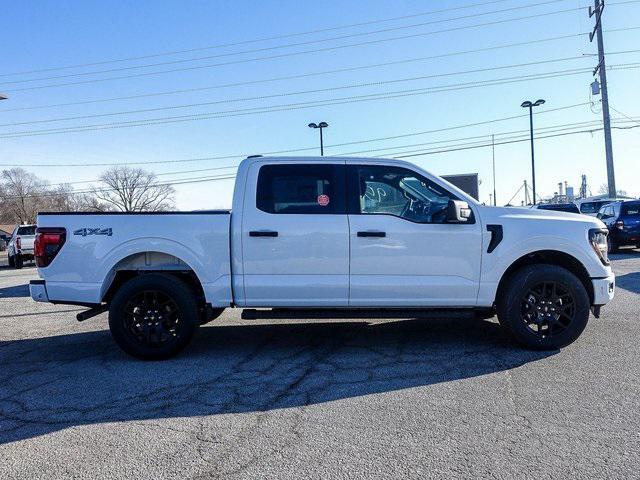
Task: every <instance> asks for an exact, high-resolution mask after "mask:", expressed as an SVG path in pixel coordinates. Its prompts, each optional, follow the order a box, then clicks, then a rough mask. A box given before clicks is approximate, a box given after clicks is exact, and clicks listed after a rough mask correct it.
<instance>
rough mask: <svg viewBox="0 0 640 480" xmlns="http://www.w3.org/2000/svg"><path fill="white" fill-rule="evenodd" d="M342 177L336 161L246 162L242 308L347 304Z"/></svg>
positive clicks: (341, 165) (342, 168)
mask: <svg viewBox="0 0 640 480" xmlns="http://www.w3.org/2000/svg"><path fill="white" fill-rule="evenodd" d="M345 177H346V173H345V165H344V161H340V160H329V161H328V162H322V163H321V162H317V163H315V162H297V163H296V162H295V161H292V162H283V163H273V162H265V163H262V162H256V163H255V164H253V165H252V166H251V168H250V169H249V171H248V177H247V187H246V189H245V197H244V210H243V219H242V266H243V272H242V274H243V285H244V296H245V302H244V303H245V305H244V306H248V307H278V306H281V307H299V306H305V307H316V306H317V307H322V306H346V305H347V304H348V299H349V225H348V220H347V215H346V208H345V198H346V193H345V192H346V189H345Z"/></svg>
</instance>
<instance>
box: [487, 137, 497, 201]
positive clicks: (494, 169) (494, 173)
mask: <svg viewBox="0 0 640 480" xmlns="http://www.w3.org/2000/svg"><path fill="white" fill-rule="evenodd" d="M491 159H492V164H493V206H494V207H495V206H496V202H497V200H496V142H495V135H494V134H493V133H492V134H491ZM489 203H491V202H489Z"/></svg>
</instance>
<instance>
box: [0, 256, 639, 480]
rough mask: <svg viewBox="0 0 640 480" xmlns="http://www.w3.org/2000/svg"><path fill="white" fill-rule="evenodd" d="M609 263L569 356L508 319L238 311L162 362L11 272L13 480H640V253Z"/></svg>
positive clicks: (27, 271)
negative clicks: (526, 341)
mask: <svg viewBox="0 0 640 480" xmlns="http://www.w3.org/2000/svg"><path fill="white" fill-rule="evenodd" d="M1 258H2V256H1V255H0V259H1ZM613 266H614V270H615V271H616V274H617V275H618V277H617V293H616V298H615V299H614V301H613V302H612V303H611V304H609V305H608V306H607V307H606V308H604V309H603V311H602V318H601V319H594V318H592V319H591V321H590V322H589V325H588V326H587V329H586V330H585V332H584V333H583V335H582V336H581V337H580V339H578V341H577V342H575V343H574V344H573V345H571V346H569V347H567V348H565V349H563V350H562V351H554V352H533V351H527V350H523V349H521V348H520V347H518V346H516V345H514V344H513V343H512V342H511V341H510V340H509V339H508V338H507V337H506V336H505V335H504V334H503V332H502V331H501V330H500V328H499V327H498V325H497V324H496V322H495V320H489V321H466V320H444V319H443V320H421V321H373V322H371V321H365V320H362V321H357V320H353V321H351V320H350V321H310V322H309V321H307V322H294V321H286V322H284V321H278V322H275V323H274V322H268V323H267V322H257V321H243V320H240V318H239V312H237V311H227V312H226V313H225V314H224V316H223V317H222V318H221V319H219V320H217V321H215V322H213V323H212V324H209V325H207V326H204V327H203V328H201V330H200V331H199V333H198V335H197V338H196V339H195V341H194V343H193V345H192V346H191V347H190V348H189V349H187V350H186V351H185V352H184V353H183V354H182V355H180V356H179V357H178V358H175V359H172V360H168V361H164V362H142V361H138V360H134V359H132V358H129V357H127V356H126V355H125V354H124V353H122V352H121V351H120V350H118V349H117V348H116V347H115V345H114V343H113V342H112V340H111V338H110V335H109V332H108V330H107V326H106V315H104V314H103V315H100V316H99V317H96V318H94V319H91V320H88V321H86V322H83V323H78V322H77V321H76V320H75V314H76V313H77V312H78V311H81V310H82V308H80V307H74V306H65V305H59V306H55V305H51V304H41V303H35V302H32V301H31V299H30V298H29V296H28V295H29V294H28V287H27V284H28V281H29V280H30V279H32V278H36V271H35V269H34V268H32V267H26V268H24V269H22V270H10V269H8V268H7V267H0V478H1V479H39V478H42V479H45V478H46V479H57V478H83V479H84V478H87V479H95V478H118V479H124V478H136V479H158V478H176V479H186V478H282V479H285V478H286V479H292V478H304V479H338V478H349V479H357V478H363V479H364V478H390V479H399V478H416V479H418V478H420V479H423V478H504V479H507V478H508V479H511V478H531V479H534V478H535V479H545V478H640V474H639V473H638V472H639V471H640V470H639V467H638V465H640V355H639V354H640V347H639V346H638V343H639V340H638V339H640V324H639V319H638V312H640V252H639V251H625V252H624V253H621V254H619V255H615V256H614V260H613Z"/></svg>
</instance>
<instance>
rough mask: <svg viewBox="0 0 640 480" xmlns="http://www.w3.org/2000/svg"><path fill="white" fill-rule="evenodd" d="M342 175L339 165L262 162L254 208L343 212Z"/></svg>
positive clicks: (306, 212) (301, 212)
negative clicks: (265, 163) (272, 163)
mask: <svg viewBox="0 0 640 480" xmlns="http://www.w3.org/2000/svg"><path fill="white" fill-rule="evenodd" d="M344 176H345V172H344V167H343V166H341V165H320V164H308V165H304V164H287V165H265V166H263V167H261V168H260V172H259V173H258V189H257V192H256V207H257V208H258V209H259V210H262V211H263V212H267V213H276V214H320V215H321V214H344V213H346V212H345V206H344V204H345V201H344V199H345V187H344V184H345V180H344Z"/></svg>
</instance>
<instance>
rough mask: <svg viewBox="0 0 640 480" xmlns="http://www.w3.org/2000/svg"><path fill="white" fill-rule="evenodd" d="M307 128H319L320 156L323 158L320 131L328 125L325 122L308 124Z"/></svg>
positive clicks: (322, 143) (322, 142)
mask: <svg viewBox="0 0 640 480" xmlns="http://www.w3.org/2000/svg"><path fill="white" fill-rule="evenodd" d="M308 126H309V128H319V129H320V156H321V157H322V156H324V141H323V139H322V129H323V128H327V127H328V126H329V124H328V123H327V122H320V123H310V124H309V125H308Z"/></svg>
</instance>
